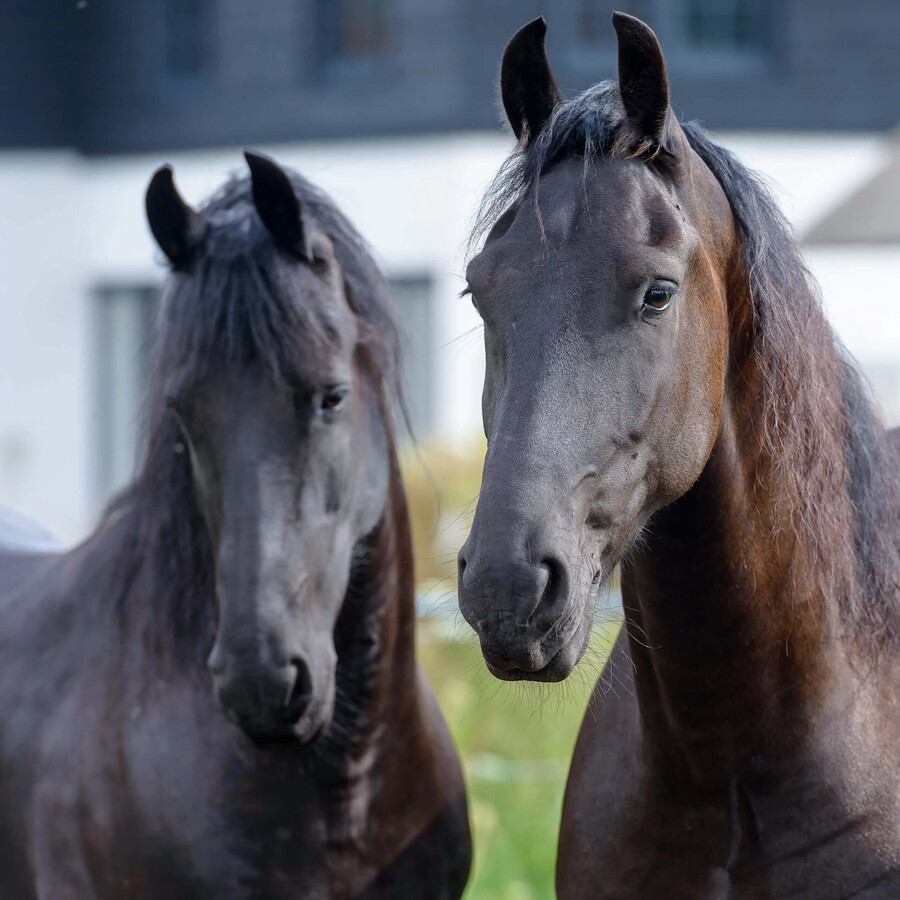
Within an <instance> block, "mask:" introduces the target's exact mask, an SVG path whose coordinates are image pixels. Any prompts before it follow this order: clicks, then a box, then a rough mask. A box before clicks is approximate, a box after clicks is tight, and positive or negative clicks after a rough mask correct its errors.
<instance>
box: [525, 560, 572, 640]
mask: <svg viewBox="0 0 900 900" xmlns="http://www.w3.org/2000/svg"><path fill="white" fill-rule="evenodd" d="M540 567H541V569H543V570H544V572H546V578H547V580H546V582H545V584H544V588H543V590H542V591H541V595H540V598H539V599H538V602H537V605H536V606H535V608H534V611H533V613H532V614H531V616H530V617H529V619H531V620H535V619H536V620H537V622H538V623H543V627H542V630H544V628H549V627H551V626H552V625H553V624H554V623H555V622H556V619H557V618H558V616H559V614H560V613H561V612H562V609H561V607H562V606H564V605H565V602H566V599H567V597H566V574H565V568H564V566H563V564H562V563H561V562H560V561H559V560H557V559H554V558H552V557H545V558H544V559H542V560H541V564H540Z"/></svg>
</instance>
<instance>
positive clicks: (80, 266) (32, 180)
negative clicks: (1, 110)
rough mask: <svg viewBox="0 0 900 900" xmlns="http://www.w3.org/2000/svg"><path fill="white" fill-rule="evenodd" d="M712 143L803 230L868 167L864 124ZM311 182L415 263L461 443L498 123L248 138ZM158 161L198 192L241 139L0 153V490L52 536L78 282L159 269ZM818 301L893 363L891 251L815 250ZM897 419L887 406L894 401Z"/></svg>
mask: <svg viewBox="0 0 900 900" xmlns="http://www.w3.org/2000/svg"><path fill="white" fill-rule="evenodd" d="M723 140H724V141H725V143H726V144H728V145H729V146H731V147H732V148H734V149H736V150H737V151H738V152H739V154H740V155H742V157H743V158H744V159H745V160H746V161H747V162H748V163H749V164H750V165H751V166H754V167H756V168H759V169H761V170H762V171H764V172H765V173H766V174H767V175H768V176H770V177H771V179H772V180H773V181H774V183H775V187H776V191H777V193H778V194H779V197H780V199H781V200H782V201H783V202H784V204H785V209H786V211H787V213H788V215H789V216H790V217H791V219H792V221H793V222H794V223H795V225H797V227H798V228H799V229H800V230H801V231H802V230H803V229H804V228H805V227H807V226H808V225H809V224H810V223H811V222H812V221H814V220H815V218H816V217H817V216H819V215H821V214H823V213H824V212H825V211H826V210H827V209H828V208H830V207H831V206H833V205H834V203H836V202H837V201H838V200H840V199H842V198H843V197H844V196H845V195H846V194H847V193H848V192H850V191H852V190H853V189H854V188H855V187H856V186H857V185H859V184H860V183H861V182H862V181H863V180H864V179H865V178H866V177H868V175H869V174H871V172H873V171H875V169H876V168H877V167H878V166H879V165H880V164H881V162H882V161H883V159H884V155H885V153H886V152H887V151H886V147H885V143H884V141H883V140H882V139H880V138H878V137H873V136H863V137H850V138H848V137H829V136H823V135H813V136H791V135H763V136H759V135H753V136H745V135H731V136H729V135H726V136H723ZM256 149H260V150H263V151H264V152H267V153H270V154H271V155H272V156H274V157H275V158H276V159H277V160H278V161H279V162H281V163H282V164H284V165H287V166H290V167H293V168H295V169H297V170H298V171H300V172H302V173H303V174H304V175H306V176H307V177H308V178H309V179H310V180H311V181H313V182H314V183H315V184H317V185H318V186H319V187H321V188H323V189H324V190H325V191H327V192H328V193H329V194H331V196H332V197H333V198H334V199H335V201H336V202H337V203H338V205H339V206H340V207H341V208H342V209H343V210H344V212H345V213H346V214H347V215H348V216H349V217H350V218H351V219H352V220H353V221H354V222H355V223H356V225H357V227H358V228H359V230H360V231H361V233H362V234H363V235H364V236H365V237H366V238H367V239H368V241H369V242H370V243H371V244H372V246H373V247H374V249H375V253H376V256H377V258H378V259H379V261H380V262H381V264H382V265H383V267H384V268H385V270H386V271H388V272H389V273H390V274H393V275H429V276H430V277H431V278H432V279H433V284H434V291H435V297H434V302H435V310H434V321H435V333H434V335H433V337H432V339H431V345H432V346H431V347H430V348H429V351H430V353H431V354H432V359H433V364H434V370H435V378H434V382H435V384H436V385H437V386H438V388H439V390H438V396H437V397H436V398H435V401H436V402H435V416H434V421H435V430H436V432H437V434H438V436H440V437H442V438H444V439H447V440H459V441H468V440H469V439H471V437H473V436H474V435H475V434H477V432H478V431H479V429H480V427H481V426H480V392H481V381H482V377H483V371H484V369H483V366H484V363H483V350H482V345H481V337H480V332H479V322H478V319H477V316H476V315H475V313H474V311H473V309H472V307H471V304H470V303H469V302H468V301H465V300H460V299H458V297H457V294H458V292H459V290H460V289H461V288H462V287H463V284H464V282H463V279H462V273H463V271H464V255H465V254H464V249H465V242H466V238H467V234H468V230H469V227H470V225H471V222H472V217H473V215H474V211H475V210H476V208H477V205H478V202H479V200H480V198H481V194H482V191H483V189H484V187H485V186H486V185H487V183H488V182H489V180H490V178H491V177H492V176H493V174H494V173H495V172H496V170H497V168H498V166H499V165H500V163H501V162H502V160H503V158H504V157H505V155H506V153H507V151H508V150H509V149H510V140H509V138H508V137H507V136H505V135H503V134H501V133H498V134H497V135H483V134H472V135H469V134H458V135H452V136H437V137H423V138H412V139H402V140H400V139H383V140H371V141H357V142H346V143H341V144H310V145H302V146H297V145H283V146H264V147H259V148H256ZM163 162H171V163H172V164H173V165H174V167H175V177H176V181H177V183H178V185H179V187H180V189H181V191H182V193H183V195H184V196H185V198H186V199H188V200H189V202H191V203H193V204H195V205H198V204H199V203H200V202H201V201H202V200H203V199H204V198H205V197H206V196H208V195H209V194H210V193H211V192H212V191H214V190H215V189H216V188H217V187H218V186H219V185H221V184H222V182H223V181H224V180H225V177H226V176H227V174H228V173H229V172H230V171H233V170H242V168H243V165H244V163H243V159H242V157H241V154H240V148H228V149H222V150H214V151H195V152H184V153H174V154H154V155H152V156H149V155H142V156H128V157H116V158H111V159H105V158H90V159H85V158H82V157H79V156H77V155H74V154H68V153H53V154H49V153H47V154H45V153H28V154H18V153H0V504H5V505H9V506H12V507H14V508H16V509H18V510H19V511H21V512H24V513H27V514H28V515H31V516H33V517H35V518H37V519H39V520H40V521H42V522H44V523H45V524H46V525H48V526H49V527H50V528H51V529H52V530H54V531H55V532H56V533H57V534H59V535H60V536H62V537H63V538H64V539H66V540H70V541H74V540H76V539H78V538H80V537H81V536H83V535H84V534H85V533H86V532H87V530H88V529H89V528H90V527H91V525H92V524H93V521H94V520H95V518H96V514H97V512H98V502H99V498H98V496H97V477H96V464H95V460H96V456H97V446H96V441H97V433H98V429H97V415H98V410H97V401H98V396H99V394H98V390H97V385H96V372H97V365H96V359H95V358H93V356H92V349H93V348H92V341H93V340H94V333H93V329H94V321H93V318H92V316H93V315H94V296H93V291H94V290H95V289H96V288H97V287H98V286H99V285H103V284H109V283H147V282H148V281H153V280H160V279H161V277H162V274H163V269H162V266H161V265H160V264H159V256H160V255H159V252H158V251H157V250H156V248H155V246H154V245H153V243H152V241H151V239H150V236H149V233H148V231H147V227H146V224H145V222H144V215H143V193H144V189H145V186H146V184H147V181H148V180H149V177H150V175H151V174H152V172H153V170H154V169H155V168H156V167H157V166H158V165H160V164H162V163H163ZM809 259H810V264H811V266H812V268H813V271H814V272H815V273H816V274H817V275H819V276H820V277H821V280H822V283H823V288H824V291H825V298H826V304H827V306H828V309H829V312H830V314H831V315H832V318H833V321H834V322H835V325H836V327H837V329H838V331H839V333H840V334H841V335H842V337H843V338H844V340H845V341H846V342H847V344H848V346H850V348H851V350H853V351H854V352H855V353H856V354H857V355H858V356H859V357H860V358H861V360H862V361H863V362H864V363H873V364H876V365H877V366H880V365H881V364H882V363H885V364H889V365H897V364H898V363H900V318H898V316H900V304H896V303H894V304H893V305H892V304H891V303H890V299H889V292H890V290H891V286H892V285H893V284H895V283H896V278H897V276H898V274H900V272H898V263H900V259H898V258H897V255H896V253H894V252H893V251H881V252H877V253H872V252H863V251H856V252H855V253H849V252H837V251H827V252H826V251H819V250H817V251H815V252H812V253H810V255H809ZM892 415H893V416H894V417H895V421H900V410H893V412H892Z"/></svg>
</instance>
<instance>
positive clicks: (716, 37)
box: [575, 0, 771, 68]
mask: <svg viewBox="0 0 900 900" xmlns="http://www.w3.org/2000/svg"><path fill="white" fill-rule="evenodd" d="M625 10H626V11H627V12H628V13H630V14H631V15H634V16H637V17H638V18H639V19H643V20H644V21H645V22H647V23H648V24H649V25H650V26H651V27H652V28H653V30H654V31H655V32H656V33H657V34H658V35H659V38H660V41H661V42H662V44H663V48H664V51H665V53H666V57H667V59H668V60H669V61H670V62H675V64H676V65H691V63H692V62H693V61H696V60H698V59H700V58H702V57H706V58H712V59H713V60H714V62H716V63H720V64H721V65H722V67H724V68H729V67H730V65H731V63H732V61H735V62H737V64H738V65H740V64H741V62H742V61H746V60H747V58H748V57H749V58H755V57H762V56H767V55H768V54H769V52H770V43H771V42H770V32H771V15H770V13H771V0H635V2H632V3H629V4H626V5H625ZM609 11H610V7H609V4H607V3H605V2H601V0H575V28H576V34H577V37H578V45H580V46H581V48H582V52H587V51H589V52H592V53H594V54H595V56H596V54H597V53H599V54H600V55H601V56H602V57H605V56H606V55H607V54H608V55H610V56H611V57H612V59H613V60H614V58H615V49H616V37H615V32H614V30H613V28H612V25H611V24H610V12H609ZM589 62H590V61H589V60H588V63H589ZM701 62H702V60H701Z"/></svg>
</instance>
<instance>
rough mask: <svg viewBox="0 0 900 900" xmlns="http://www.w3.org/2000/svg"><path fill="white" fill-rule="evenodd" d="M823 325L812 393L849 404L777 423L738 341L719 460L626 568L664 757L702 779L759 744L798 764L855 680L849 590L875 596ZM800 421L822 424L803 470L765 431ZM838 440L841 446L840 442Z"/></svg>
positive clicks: (744, 761)
mask: <svg viewBox="0 0 900 900" xmlns="http://www.w3.org/2000/svg"><path fill="white" fill-rule="evenodd" d="M786 302H788V301H786ZM742 303H743V304H747V303H749V299H748V298H746V297H743V298H742V297H731V298H730V304H731V308H732V309H737V310H739V309H740V308H741V305H742ZM744 308H745V309H746V306H745V307H744ZM734 318H735V319H737V318H739V317H737V316H735V317H734ZM816 327H818V328H820V329H821V332H820V333H819V334H810V335H806V338H805V339H808V340H811V341H814V340H819V341H821V344H822V346H821V348H820V351H821V355H820V357H819V358H817V359H816V365H819V366H821V367H825V368H824V369H821V368H820V369H819V370H818V371H817V372H815V373H807V374H808V375H809V376H810V377H812V375H814V376H815V377H816V378H817V379H818V384H817V386H816V387H815V388H814V389H811V395H810V396H812V395H813V394H815V393H820V392H821V391H831V392H833V393H832V394H831V395H830V396H831V397H832V399H834V401H835V404H836V412H835V411H834V409H829V410H824V409H823V410H822V412H821V416H822V418H821V419H819V420H817V421H812V420H811V418H810V420H809V421H802V422H796V421H794V422H774V423H773V421H772V419H771V415H772V411H771V410H770V409H768V408H766V404H767V403H768V402H769V399H770V398H768V397H767V392H766V391H765V390H764V385H763V380H764V379H765V378H766V372H765V371H764V369H763V365H764V364H763V363H762V362H761V361H760V358H759V354H758V353H757V351H756V349H755V348H754V347H753V346H752V345H751V342H750V341H749V340H747V339H745V340H744V342H743V344H742V343H741V342H740V341H739V340H736V339H733V340H732V342H731V347H730V361H729V372H728V376H727V380H726V386H725V397H724V406H723V411H722V421H721V427H720V431H719V434H718V438H717V440H716V443H715V445H714V447H713V450H712V454H711V456H710V458H709V460H708V462H707V464H706V467H705V469H704V471H703V473H702V475H701V477H700V479H699V480H698V482H697V483H696V484H695V486H694V487H693V488H692V489H691V490H690V491H689V492H688V493H687V494H686V495H685V496H683V497H682V498H681V499H680V500H679V501H677V502H676V503H674V504H673V505H672V506H670V507H668V508H666V509H664V510H662V511H661V512H660V513H658V514H657V516H656V517H655V518H654V520H653V523H652V524H651V527H650V529H648V536H647V539H646V545H645V547H643V548H642V549H640V550H639V551H638V552H637V553H636V555H635V557H634V559H633V561H632V563H631V564H630V565H628V566H627V567H626V568H625V571H624V574H623V597H624V605H625V609H626V620H627V621H628V632H629V639H630V646H631V651H632V657H633V659H634V661H635V663H636V673H635V681H636V687H637V692H638V697H639V702H640V706H641V715H642V723H643V727H644V733H645V737H646V738H647V740H648V742H649V746H650V747H651V748H652V753H651V756H653V755H654V754H655V756H654V758H655V759H656V760H657V762H658V763H659V765H661V766H672V765H674V766H676V767H678V768H680V769H682V770H685V769H686V770H687V771H688V772H689V773H690V774H691V775H692V776H693V777H695V778H699V779H709V778H712V779H716V778H719V777H721V776H727V773H734V772H740V771H742V770H745V769H746V767H747V766H748V765H750V761H751V760H752V759H753V758H754V757H756V758H757V759H760V758H765V759H766V760H767V761H768V762H769V763H773V762H774V764H775V765H776V767H777V764H778V763H777V761H778V760H781V761H783V762H784V763H785V765H790V764H791V760H794V759H796V757H797V754H798V753H802V751H803V748H804V747H806V746H808V745H809V742H810V741H811V740H812V734H813V733H814V732H815V730H816V728H817V724H818V722H819V721H820V720H821V717H822V716H823V715H827V714H826V713H823V710H826V709H836V708H840V707H842V705H843V706H846V705H847V703H848V698H849V697H850V695H851V694H852V692H853V690H854V688H853V684H854V683H855V682H856V680H857V674H858V667H856V666H855V665H854V657H855V656H856V654H858V653H859V641H858V638H857V637H856V636H855V635H854V633H853V630H852V628H849V627H847V622H846V615H845V613H846V609H845V608H844V606H842V601H846V600H848V599H851V600H854V602H863V601H864V600H865V598H859V597H857V596H856V595H857V594H858V593H859V590H860V588H859V583H858V580H857V572H858V563H857V560H856V558H855V547H854V543H853V537H852V536H853V534H854V533H855V527H854V523H853V518H852V517H853V504H852V501H851V498H850V496H849V494H848V491H847V485H846V480H847V479H846V477H845V470H846V461H845V460H844V457H843V453H844V449H843V439H842V436H841V434H840V429H841V428H842V426H841V425H840V424H838V423H839V422H843V421H844V418H843V415H842V410H841V408H840V394H841V384H840V374H839V373H840V371H841V364H840V359H839V357H838V355H837V350H836V348H835V346H834V344H833V341H832V340H831V337H830V332H829V331H828V328H827V325H826V323H825V322H824V319H821V320H820V321H819V322H817V323H816ZM738 333H739V330H738V328H737V327H736V323H735V322H733V323H732V335H735V334H738ZM795 413H796V415H798V416H810V417H811V414H812V409H811V408H809V407H805V406H804V405H803V404H802V403H800V404H798V407H797V409H796V410H795ZM786 426H790V427H794V428H799V429H800V433H801V436H802V432H804V431H809V432H812V431H813V430H816V429H818V434H817V437H816V438H815V439H814V441H813V447H812V448H811V450H809V454H808V456H807V458H806V463H807V466H806V468H807V471H805V472H802V473H798V472H797V471H794V470H792V469H791V467H792V466H799V467H801V468H803V467H804V460H803V459H794V458H789V457H786V456H785V455H784V454H785V453H786V452H789V451H790V442H788V444H786V445H785V444H779V441H778V440H777V439H776V438H774V437H772V435H769V437H768V438H767V437H764V436H765V435H766V434H767V431H766V430H767V429H770V428H772V427H786ZM807 440H808V438H807ZM834 441H839V442H840V444H839V445H835V444H833V443H832V444H831V445H829V446H826V443H827V442H834ZM817 442H818V443H817ZM801 445H802V440H801V441H798V442H797V446H798V447H799V446H801ZM798 452H800V453H801V455H802V452H806V451H802V452H801V451H798ZM779 453H781V454H782V455H781V456H778V454H779ZM817 454H819V455H825V454H827V455H828V459H829V460H830V463H829V464H825V463H823V462H821V461H820V460H818V459H817V458H816V456H817ZM802 491H806V492H807V494H806V496H802V495H801V492H802ZM815 516H819V517H821V519H822V520H824V521H818V522H813V517H815ZM811 524H812V525H816V526H818V527H810V525H811ZM854 598H855V599H854Z"/></svg>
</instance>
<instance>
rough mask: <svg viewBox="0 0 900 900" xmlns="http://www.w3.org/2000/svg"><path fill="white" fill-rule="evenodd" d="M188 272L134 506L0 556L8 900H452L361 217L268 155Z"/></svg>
mask: <svg viewBox="0 0 900 900" xmlns="http://www.w3.org/2000/svg"><path fill="white" fill-rule="evenodd" d="M247 161H248V163H249V165H250V170H251V178H249V179H241V180H233V181H232V182H231V183H229V184H228V185H227V186H226V187H225V188H224V189H223V190H222V191H221V192H220V193H219V194H218V195H217V196H216V197H214V198H213V199H212V200H211V201H210V202H209V203H208V205H207V206H206V207H205V208H204V209H203V210H202V212H196V211H194V210H193V209H191V208H190V207H189V206H187V205H186V204H185V203H184V202H183V201H182V200H181V198H180V197H179V195H178V193H177V191H176V189H175V187H174V184H173V181H172V173H171V170H170V169H169V168H163V169H160V170H159V171H158V172H157V173H156V175H155V176H154V177H153V180H152V181H151V183H150V186H149V189H148V191H147V213H148V218H149V221H150V226H151V229H152V231H153V234H154V236H155V237H156V239H157V241H158V243H159V245H160V246H161V247H162V249H163V251H164V252H165V254H166V256H167V257H168V258H169V260H170V262H171V264H172V274H171V276H170V279H169V281H168V290H167V295H166V297H165V301H164V304H163V309H162V313H161V324H160V334H159V337H158V342H157V350H156V353H155V365H154V374H153V377H152V380H151V385H150V390H149V396H148V410H147V411H148V419H147V430H148V436H149V443H148V446H147V449H146V453H145V461H144V462H143V465H142V467H141V469H140V473H139V475H138V476H137V479H136V481H135V482H134V484H133V485H132V486H131V487H130V488H129V489H128V490H127V491H125V493H124V494H123V495H122V496H121V497H120V498H118V499H117V500H116V501H115V502H114V503H113V504H112V506H111V507H110V509H109V510H108V511H107V513H106V515H105V517H104V519H103V521H102V523H101V524H100V526H99V528H98V529H97V530H96V532H95V533H94V534H93V535H92V536H91V537H90V538H89V539H88V540H87V541H86V542H85V543H84V544H82V545H81V546H79V547H77V548H75V549H74V550H72V551H71V552H69V553H65V554H54V553H32V554H28V553H24V552H23V550H22V548H21V544H22V541H19V542H18V544H19V546H18V548H17V549H16V550H11V549H10V550H8V551H6V552H4V551H2V550H0V708H2V710H3V716H2V719H0V827H2V833H3V835H4V841H3V845H2V847H0V896H2V897H3V898H4V900H20V898H21V900H25V898H42V900H67V898H78V900H87V898H110V900H112V898H116V900H119V898H148V900H149V898H153V900H159V898H162V897H165V898H192V900H195V898H202V897H209V898H217V900H222V898H251V897H253V898H301V897H302V898H325V897H328V898H335V897H391V898H394V897H403V898H405V897H416V898H418V897H421V898H427V900H431V898H457V897H459V896H460V894H461V893H462V890H463V887H464V885H465V882H466V878H467V875H468V871H469V863H470V841H469V831H468V818H467V809H466V800H465V794H464V788H463V782H462V778H461V773H460V767H459V763H458V760H457V757H456V754H455V752H454V749H453V746H452V743H451V741H450V738H449V736H448V733H447V730H446V727H445V724H444V722H443V720H442V718H441V715H440V713H439V711H438V709H437V706H436V704H435V701H434V698H433V695H432V693H431V690H430V688H429V686H428V684H427V682H426V680H425V678H424V676H423V674H422V672H421V670H420V669H419V668H418V667H417V664H416V659H415V653H414V646H413V637H414V606H413V575H412V564H411V558H412V551H411V544H410V532H409V525H408V518H407V510H406V505H405V498H404V493H403V488H402V485H401V481H400V476H399V473H398V467H397V456H396V452H395V447H394V440H393V436H392V429H391V424H390V421H391V409H392V408H393V400H392V397H393V395H394V388H395V384H396V377H397V355H398V338H397V332H396V329H395V326H394V323H393V320H392V318H391V314H390V303H389V298H388V296H387V289H386V286H385V282H384V280H383V278H382V276H381V274H380V273H379V271H378V269H377V267H376V266H375V264H374V262H373V261H372V259H371V257H370V255H369V253H368V252H367V250H366V249H365V247H364V245H363V244H362V242H361V240H360V238H359V237H358V235H357V234H356V232H355V231H354V229H353V228H352V226H351V225H350V224H349V223H348V222H347V220H346V219H345V218H344V217H343V215H342V214H341V213H340V212H338V210H337V209H336V208H335V207H334V206H333V204H332V203H331V202H330V201H328V200H327V199H326V198H324V197H323V196H322V195H321V194H320V193H319V192H318V191H316V190H315V189H314V188H313V187H311V186H310V185H309V184H308V183H307V182H306V181H304V180H303V179H302V178H299V177H298V176H291V177H288V176H287V175H286V174H285V173H284V172H283V171H282V170H281V169H280V168H279V167H278V166H276V165H275V164H274V163H273V162H272V161H271V160H268V159H266V158H265V157H261V156H257V155H253V154H247Z"/></svg>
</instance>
